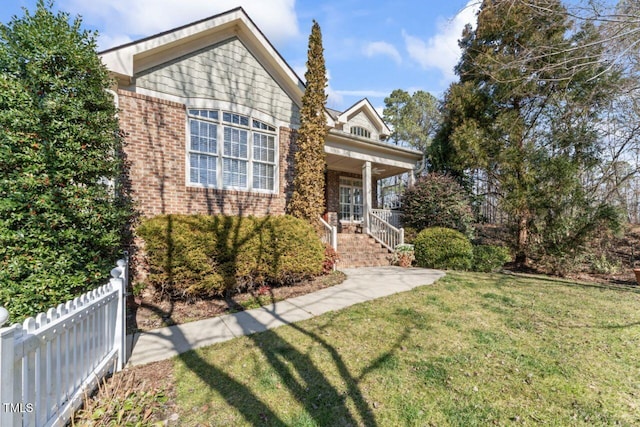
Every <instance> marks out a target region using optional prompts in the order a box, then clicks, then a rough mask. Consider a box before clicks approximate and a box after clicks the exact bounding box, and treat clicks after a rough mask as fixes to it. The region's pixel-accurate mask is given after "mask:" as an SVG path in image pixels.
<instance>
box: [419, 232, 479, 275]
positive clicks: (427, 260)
mask: <svg viewBox="0 0 640 427" xmlns="http://www.w3.org/2000/svg"><path fill="white" fill-rule="evenodd" d="M413 245H414V252H415V257H416V264H417V265H418V266H419V267H426V268H438V269H443V270H469V269H470V268H471V263H472V261H473V246H472V245H471V242H470V241H469V239H468V238H467V237H466V236H465V235H464V234H462V233H461V232H459V231H457V230H453V229H451V228H444V227H432V228H426V229H424V230H422V231H421V232H420V233H418V235H417V236H416V239H415V241H414V243H413Z"/></svg>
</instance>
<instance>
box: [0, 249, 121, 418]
mask: <svg viewBox="0 0 640 427" xmlns="http://www.w3.org/2000/svg"><path fill="white" fill-rule="evenodd" d="M127 267H128V266H127V263H126V262H125V261H124V260H120V261H118V263H117V267H116V268H114V269H113V270H111V276H112V279H111V280H110V281H109V283H107V284H105V285H104V286H102V287H100V288H98V289H95V290H93V291H91V292H88V293H86V294H84V295H82V296H80V297H78V298H76V299H74V300H73V301H68V302H67V303H66V304H60V305H59V306H58V307H57V308H51V309H49V310H48V311H47V312H46V313H40V314H39V315H37V316H36V317H35V318H33V317H30V318H28V319H26V320H25V321H24V323H23V324H14V325H12V326H10V327H6V328H1V329H0V375H1V380H0V426H2V427H26V426H33V427H43V426H47V427H48V426H64V425H65V424H66V423H67V422H68V421H69V420H70V418H71V416H72V414H73V412H74V411H75V410H76V409H77V408H78V407H79V406H80V405H81V404H82V399H83V396H84V395H85V393H88V392H91V390H93V389H94V388H95V387H96V385H97V382H98V381H100V380H101V379H102V378H103V377H104V376H105V375H106V374H107V373H108V372H110V371H111V372H112V371H118V370H120V369H122V367H123V365H124V363H125V354H126V349H125V337H126V336H125V331H126V329H125V328H126V322H125V316H126V313H125V307H126V306H125V302H126V301H125V295H126V293H125V291H126V289H127V281H128V271H127V270H128V268H127ZM0 326H1V323H0Z"/></svg>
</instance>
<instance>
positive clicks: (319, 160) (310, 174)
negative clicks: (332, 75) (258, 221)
mask: <svg viewBox="0 0 640 427" xmlns="http://www.w3.org/2000/svg"><path fill="white" fill-rule="evenodd" d="M323 50H324V49H323V47H322V33H321V32H320V25H318V23H317V22H316V21H313V26H312V28H311V35H310V36H309V49H308V52H307V71H306V72H305V80H306V90H305V92H304V95H303V97H302V109H301V112H300V129H299V131H298V136H297V145H298V151H297V152H296V153H295V176H294V180H293V186H294V190H293V195H292V197H291V201H290V204H289V213H291V215H293V216H296V217H298V218H302V219H305V220H307V221H310V222H315V221H317V218H318V217H319V216H320V215H322V213H323V210H324V186H325V182H324V172H325V164H326V159H325V153H324V141H325V137H326V134H327V128H326V123H327V122H326V118H325V103H326V101H327V96H326V94H325V88H326V86H327V73H326V69H325V63H324V54H323Z"/></svg>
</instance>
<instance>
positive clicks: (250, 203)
mask: <svg viewBox="0 0 640 427" xmlns="http://www.w3.org/2000/svg"><path fill="white" fill-rule="evenodd" d="M118 96H119V108H120V113H119V118H120V126H121V128H122V130H123V131H124V132H125V140H126V146H125V150H124V151H125V157H126V161H127V165H128V179H129V185H130V190H131V195H132V198H133V200H134V203H135V205H136V208H137V209H138V211H139V212H140V214H141V215H142V216H144V217H151V216H155V215H159V214H168V213H181V214H191V213H202V214H227V215H245V216H246V215H256V216H263V215H267V214H274V215H281V214H284V213H285V211H286V207H287V202H288V201H289V199H290V198H291V193H292V182H293V172H294V171H293V155H294V150H295V138H296V135H295V131H293V130H291V129H288V128H284V127H281V128H280V130H279V132H280V133H279V144H280V146H279V160H280V162H279V189H278V193H277V194H263V193H255V192H246V191H229V190H217V189H208V188H199V187H190V186H187V185H186V147H187V131H186V129H187V115H186V107H185V106H184V105H183V104H180V103H176V102H171V101H165V100H161V99H157V98H153V97H150V96H146V95H140V94H136V93H133V92H129V91H124V90H119V91H118Z"/></svg>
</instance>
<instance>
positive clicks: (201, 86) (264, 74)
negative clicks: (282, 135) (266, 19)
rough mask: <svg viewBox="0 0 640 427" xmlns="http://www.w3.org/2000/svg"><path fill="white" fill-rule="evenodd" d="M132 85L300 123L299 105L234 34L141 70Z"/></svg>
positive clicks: (294, 124)
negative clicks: (225, 103) (234, 105)
mask: <svg viewBox="0 0 640 427" xmlns="http://www.w3.org/2000/svg"><path fill="white" fill-rule="evenodd" d="M135 86H136V87H139V88H143V89H147V90H151V91H154V92H159V93H166V94H168V95H173V96H178V97H181V98H204V99H211V100H216V101H223V102H229V103H231V104H236V105H242V106H245V107H249V108H251V109H254V110H258V111H261V112H263V113H265V114H268V115H269V116H271V117H273V118H274V119H276V120H278V121H282V122H286V123H290V124H291V125H293V126H297V125H298V124H299V122H300V109H299V107H298V106H297V105H296V104H295V103H294V102H293V100H292V99H291V98H290V97H289V96H288V95H287V93H286V92H285V91H284V90H283V89H282V87H280V86H279V85H278V83H277V82H276V81H275V80H274V79H273V77H272V76H271V75H270V74H269V72H268V71H267V69H266V68H265V67H264V66H263V65H262V64H261V63H260V62H259V61H258V60H257V59H256V57H255V56H254V55H253V54H252V53H251V52H250V51H249V49H247V47H246V46H245V45H244V44H243V43H242V41H241V40H240V39H238V38H237V37H233V38H230V39H227V40H224V41H222V42H220V43H217V44H215V45H212V46H208V47H206V48H204V49H201V50H198V51H195V52H192V53H189V54H186V55H184V56H181V57H179V58H176V59H175V60H172V61H170V62H167V63H163V64H160V65H158V66H155V67H153V68H150V69H148V70H145V71H142V72H140V73H138V74H137V75H136V76H135Z"/></svg>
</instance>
